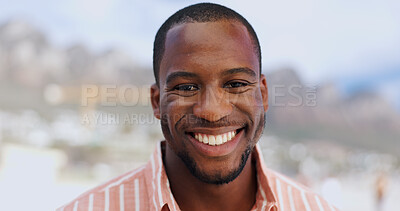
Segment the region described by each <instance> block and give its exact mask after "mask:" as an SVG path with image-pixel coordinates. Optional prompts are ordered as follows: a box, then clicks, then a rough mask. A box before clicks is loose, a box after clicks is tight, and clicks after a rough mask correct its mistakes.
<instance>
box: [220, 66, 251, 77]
mask: <svg viewBox="0 0 400 211" xmlns="http://www.w3.org/2000/svg"><path fill="white" fill-rule="evenodd" d="M238 73H244V74H246V75H249V76H251V77H254V78H255V77H257V74H256V73H255V71H254V70H252V69H250V68H247V67H240V68H234V69H229V70H225V71H224V72H222V75H231V74H238Z"/></svg>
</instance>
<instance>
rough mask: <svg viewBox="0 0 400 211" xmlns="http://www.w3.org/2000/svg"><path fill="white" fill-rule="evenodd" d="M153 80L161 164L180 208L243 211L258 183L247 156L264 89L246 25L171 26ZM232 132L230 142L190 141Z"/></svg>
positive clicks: (264, 104)
mask: <svg viewBox="0 0 400 211" xmlns="http://www.w3.org/2000/svg"><path fill="white" fill-rule="evenodd" d="M159 81H160V82H159V85H157V84H154V85H153V86H152V87H151V100H152V106H153V111H154V115H155V116H156V118H158V119H160V120H161V126H162V130H163V134H164V137H165V139H166V141H167V144H166V147H165V152H164V158H163V161H164V164H165V167H166V172H167V175H168V178H169V180H170V185H171V190H172V193H173V195H174V197H175V199H176V201H177V202H178V205H179V207H180V208H181V209H182V210H249V209H250V208H251V207H252V206H253V204H254V202H255V195H256V191H257V180H256V172H255V166H254V165H253V163H252V162H251V159H247V157H248V156H250V157H251V152H252V149H253V147H254V146H255V144H256V143H257V142H258V140H259V138H260V136H261V134H262V130H263V126H264V122H265V119H264V118H265V116H264V114H265V112H266V111H267V109H268V94H267V93H268V91H267V84H266V79H265V76H264V75H262V74H261V75H260V70H259V61H258V57H257V55H256V53H255V51H254V48H253V44H252V41H251V38H250V36H249V33H248V32H247V30H246V28H245V27H244V26H243V25H242V24H240V23H239V22H236V21H234V20H224V21H216V22H205V23H183V24H179V25H176V26H174V27H173V28H171V29H170V30H169V31H168V33H167V37H166V43H165V52H164V55H163V59H162V61H161V65H160V72H159ZM232 130H237V131H238V132H240V133H238V134H237V136H236V137H237V141H236V142H235V144H233V141H232V142H231V143H230V144H228V143H229V142H227V143H225V144H223V145H221V146H219V147H216V146H204V145H201V146H200V145H199V143H200V142H196V140H195V139H193V138H192V136H191V134H192V133H194V132H200V133H205V134H212V135H217V134H222V133H225V132H228V131H232ZM200 144H202V143H200ZM199 146H200V147H199Z"/></svg>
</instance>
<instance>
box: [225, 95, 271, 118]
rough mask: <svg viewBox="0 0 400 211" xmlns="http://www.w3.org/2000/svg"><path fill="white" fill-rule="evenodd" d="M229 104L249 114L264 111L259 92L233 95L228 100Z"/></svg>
mask: <svg viewBox="0 0 400 211" xmlns="http://www.w3.org/2000/svg"><path fill="white" fill-rule="evenodd" d="M229 100H230V102H231V103H232V104H234V105H235V106H236V107H238V108H239V109H240V110H246V111H248V112H249V113H258V112H259V111H263V110H264V106H263V101H262V96H261V92H260V91H259V90H254V91H248V92H245V93H242V94H233V95H231V96H230V98H229Z"/></svg>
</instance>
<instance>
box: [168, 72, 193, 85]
mask: <svg viewBox="0 0 400 211" xmlns="http://www.w3.org/2000/svg"><path fill="white" fill-rule="evenodd" d="M195 77H197V74H195V73H191V72H185V71H178V72H173V73H171V74H169V75H168V76H167V79H166V83H167V84H169V83H171V82H172V81H174V80H176V79H177V78H195Z"/></svg>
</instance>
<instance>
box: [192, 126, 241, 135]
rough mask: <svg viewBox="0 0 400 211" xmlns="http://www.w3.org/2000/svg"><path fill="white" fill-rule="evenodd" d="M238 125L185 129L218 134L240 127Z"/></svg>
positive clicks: (193, 131)
mask: <svg viewBox="0 0 400 211" xmlns="http://www.w3.org/2000/svg"><path fill="white" fill-rule="evenodd" d="M241 128H242V127H239V126H227V127H216V128H205V127H197V128H191V129H189V130H186V132H187V133H203V134H207V135H220V134H224V133H227V132H231V131H235V130H238V129H241Z"/></svg>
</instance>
